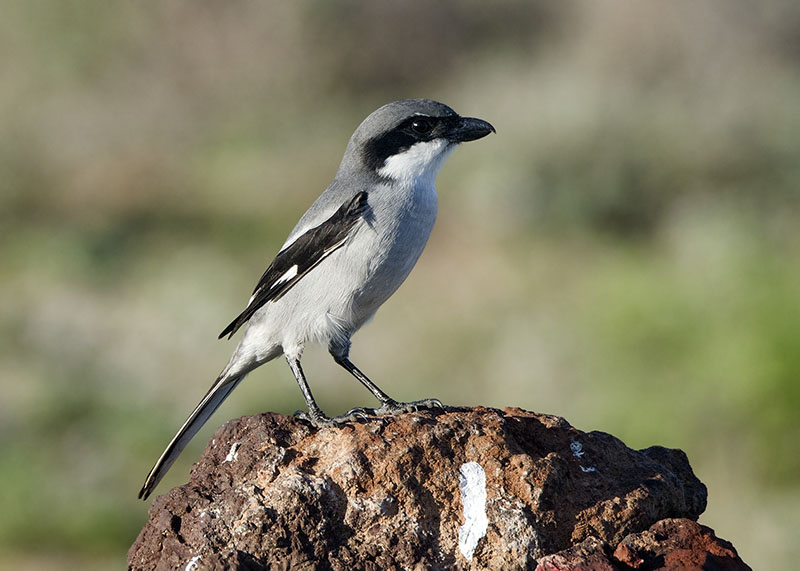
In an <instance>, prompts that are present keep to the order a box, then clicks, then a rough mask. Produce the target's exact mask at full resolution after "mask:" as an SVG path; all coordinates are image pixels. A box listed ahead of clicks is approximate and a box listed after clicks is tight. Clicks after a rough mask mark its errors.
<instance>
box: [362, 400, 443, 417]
mask: <svg viewBox="0 0 800 571" xmlns="http://www.w3.org/2000/svg"><path fill="white" fill-rule="evenodd" d="M432 408H441V409H444V405H443V404H442V401H440V400H439V399H423V400H415V401H411V402H397V401H389V402H385V403H383V405H382V406H381V407H380V408H379V409H376V410H375V412H376V413H377V414H379V415H380V414H390V415H394V414H403V413H404V412H417V411H419V410H421V409H422V410H424V409H432Z"/></svg>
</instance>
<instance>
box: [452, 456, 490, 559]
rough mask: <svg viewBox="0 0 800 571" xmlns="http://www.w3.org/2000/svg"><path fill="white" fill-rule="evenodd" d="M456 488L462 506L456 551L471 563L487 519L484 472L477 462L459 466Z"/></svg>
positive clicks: (487, 524) (487, 523) (485, 527)
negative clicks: (459, 491)
mask: <svg viewBox="0 0 800 571" xmlns="http://www.w3.org/2000/svg"><path fill="white" fill-rule="evenodd" d="M460 472H461V474H460V476H459V478H458V486H459V488H460V489H461V505H463V506H464V525H462V526H461V527H460V528H459V530H458V549H459V550H460V551H461V554H462V555H463V556H464V557H466V558H467V560H468V561H472V555H473V554H474V553H475V548H477V547H478V542H479V541H480V540H481V538H482V537H483V536H484V535H486V529H487V528H488V527H489V519H488V518H487V517H486V472H484V471H483V468H482V467H481V465H480V464H478V463H477V462H467V463H466V464H462V465H461V471H460Z"/></svg>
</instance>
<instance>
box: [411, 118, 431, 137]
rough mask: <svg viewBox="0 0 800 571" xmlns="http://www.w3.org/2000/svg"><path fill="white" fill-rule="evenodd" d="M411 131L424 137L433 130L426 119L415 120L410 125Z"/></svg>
mask: <svg viewBox="0 0 800 571" xmlns="http://www.w3.org/2000/svg"><path fill="white" fill-rule="evenodd" d="M411 130H412V131H414V132H415V133H417V134H419V135H425V134H427V133H430V132H431V130H433V123H432V122H431V121H428V120H427V119H415V120H414V121H413V122H412V123H411Z"/></svg>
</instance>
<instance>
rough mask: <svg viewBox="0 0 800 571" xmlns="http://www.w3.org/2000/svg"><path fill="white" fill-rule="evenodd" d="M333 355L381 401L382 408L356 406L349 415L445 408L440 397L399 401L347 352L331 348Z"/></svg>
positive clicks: (335, 359) (334, 358)
mask: <svg viewBox="0 0 800 571" xmlns="http://www.w3.org/2000/svg"><path fill="white" fill-rule="evenodd" d="M330 353H331V355H332V356H333V360H334V361H336V362H337V363H338V364H339V365H341V366H342V367H344V368H345V369H347V372H349V373H350V374H351V375H353V376H354V377H355V378H356V379H358V380H359V382H360V383H361V384H362V385H364V386H365V387H367V389H369V392H371V393H372V394H373V395H375V398H376V399H378V400H379V401H380V402H381V406H380V408H377V409H363V408H354V409H353V410H351V411H350V412H348V413H347V414H348V415H353V414H384V413H388V414H397V413H401V412H411V411H416V410H419V409H421V408H444V405H443V404H442V403H441V401H440V400H438V399H424V400H419V401H413V402H398V401H396V400H394V399H393V398H392V397H390V396H389V395H387V394H386V393H385V392H383V391H382V390H381V389H380V387H379V386H378V385H376V384H375V383H373V382H372V381H371V380H370V379H369V377H367V376H366V375H365V374H364V373H362V372H361V371H360V370H359V368H358V367H356V366H355V365H354V364H353V362H352V361H350V359H349V358H348V356H347V353H346V352H344V353H342V352H334V351H333V350H331V352H330Z"/></svg>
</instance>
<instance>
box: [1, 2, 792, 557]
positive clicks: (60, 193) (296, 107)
mask: <svg viewBox="0 0 800 571" xmlns="http://www.w3.org/2000/svg"><path fill="white" fill-rule="evenodd" d="M411 96H428V97H432V98H435V99H439V100H442V101H444V102H446V103H448V104H450V105H452V106H453V107H454V108H455V109H456V110H458V111H460V112H462V113H464V114H469V115H475V116H479V117H482V118H485V119H487V120H489V121H491V122H492V123H493V124H494V125H495V126H496V127H497V129H498V134H497V135H496V136H492V137H489V138H487V139H485V140H482V141H479V142H476V143H471V144H469V145H465V146H464V148H463V149H460V150H459V151H458V152H457V153H456V154H455V156H454V157H453V158H452V159H450V161H449V163H448V164H447V165H446V166H445V168H444V170H443V172H442V174H441V176H440V179H439V185H438V186H439V190H440V218H439V222H438V225H437V228H436V230H435V231H434V235H433V237H432V240H431V243H430V244H429V247H428V249H427V251H426V253H425V255H424V256H423V258H422V259H421V261H420V263H419V265H418V267H417V269H416V270H415V272H414V273H413V274H412V276H411V278H410V279H409V281H408V283H407V284H406V285H404V287H403V288H402V289H401V290H400V291H399V292H398V294H397V295H396V296H395V297H394V298H392V300H391V301H390V302H389V303H387V305H386V306H385V308H384V309H382V310H381V311H380V312H379V313H378V317H377V318H376V319H375V321H374V323H372V324H370V325H369V326H368V328H369V333H368V334H360V335H357V336H356V338H355V341H356V343H355V347H354V352H353V356H354V359H355V360H356V362H358V363H359V366H361V367H362V368H363V369H364V370H366V371H367V372H368V373H370V374H371V376H373V377H374V378H375V379H376V381H378V382H379V383H380V384H381V386H383V387H384V388H385V389H386V390H387V392H389V393H390V394H392V395H393V396H396V397H397V398H401V399H415V398H421V397H427V396H437V397H440V398H441V399H442V400H445V401H447V402H451V403H453V404H486V405H492V406H509V405H514V406H522V407H526V408H531V409H535V410H539V411H543V412H550V413H554V414H561V415H564V416H566V417H567V418H568V419H569V420H570V421H572V422H573V423H574V424H575V425H576V426H578V427H580V428H582V429H597V430H603V431H607V432H611V433H614V434H616V435H618V436H620V437H621V438H623V439H624V440H625V441H626V442H627V443H628V444H629V445H631V446H636V447H645V446H650V445H653V444H662V445H666V446H672V447H678V448H682V449H684V450H686V451H687V453H688V454H689V458H690V460H691V462H692V465H693V466H694V467H695V470H696V472H697V473H698V475H699V477H700V478H701V479H702V480H703V481H704V482H705V483H706V484H708V486H709V489H710V498H709V508H708V511H707V513H706V514H705V515H704V516H703V519H702V521H703V522H704V523H707V524H708V525H711V526H712V527H715V528H716V530H717V532H718V534H719V535H720V536H722V537H725V538H727V539H729V540H731V541H733V543H734V544H735V545H736V546H737V547H738V549H739V550H740V552H741V554H742V556H743V558H744V559H745V561H748V562H750V563H751V564H753V565H755V566H758V567H763V568H765V569H766V568H772V569H778V568H789V566H790V565H791V563H790V562H792V563H793V562H795V561H796V560H797V559H798V557H800V552H798V551H797V549H798V547H797V543H796V541H793V539H794V535H795V533H796V532H795V530H796V529H797V528H798V526H800V518H798V515H797V514H798V513H799V512H800V460H798V456H797V454H795V448H796V442H797V441H798V439H800V415H798V411H800V383H798V374H799V373H798V371H800V160H799V159H800V103H798V102H800V8H799V7H798V5H797V4H796V3H794V2H791V1H789V0H785V1H780V0H769V1H767V2H761V3H759V4H758V6H757V7H756V6H751V5H749V4H745V3H743V2H739V1H729V0H719V1H713V2H704V3H692V2H688V1H681V2H677V3H676V2H670V3H641V2H635V1H633V0H625V1H622V0H620V1H615V2H605V3H598V4H593V3H587V2H576V1H569V2H558V3H553V2H525V1H522V0H519V1H511V0H504V1H502V2H494V3H486V2H478V1H469V2H456V1H455V0H449V1H446V2H437V3H430V2H421V1H420V2H403V3H392V2H363V3H362V2H352V1H348V2H345V1H340V2H322V1H316V2H296V3H281V2H247V3H244V2H210V1H202V2H197V1H192V2H189V1H179V2H164V3H157V2H135V3H134V2H128V3H107V2H101V1H99V0H89V1H86V0H84V1H81V2H77V1H50V2H47V1H44V2H26V1H16V2H8V1H7V2H3V17H2V18H0V133H2V134H3V136H2V137H0V295H2V299H3V300H4V302H3V304H0V379H2V383H3V384H2V389H3V398H2V399H0V489H2V490H3V517H2V518H0V567H2V568H9V569H11V568H14V569H17V568H31V569H38V568H44V569H47V568H53V569H56V568H58V569H62V568H65V567H74V568H80V569H87V568H97V569H105V568H108V567H109V566H114V567H119V566H121V564H122V560H123V558H124V553H125V550H126V549H127V547H128V545H129V544H130V543H131V542H132V541H133V539H134V537H135V535H136V533H137V531H138V529H139V528H140V527H141V525H142V523H143V521H144V518H145V515H146V504H143V503H141V502H137V501H136V500H135V494H136V491H137V490H138V487H139V485H140V484H141V480H142V479H143V477H144V476H145V474H146V472H147V469H148V468H149V467H150V465H151V463H152V462H153V461H154V460H155V457H156V456H157V455H158V454H159V453H160V451H161V449H162V447H163V446H164V445H165V444H166V442H167V441H168V440H169V438H170V437H171V436H172V434H173V432H174V430H175V429H176V428H177V427H178V426H179V425H180V423H181V422H182V420H183V418H184V416H185V414H187V413H188V412H189V410H190V409H191V407H192V406H193V405H194V404H195V402H196V401H197V400H198V399H199V398H200V396H201V395H202V394H203V393H204V392H205V390H206V388H207V385H208V384H209V383H210V382H211V381H212V379H213V378H214V376H215V375H216V373H217V372H218V370H219V369H220V368H221V367H222V366H223V365H224V363H225V362H226V360H227V357H228V354H229V352H230V350H231V349H232V344H231V343H223V342H218V341H216V340H215V338H216V334H217V333H218V331H220V330H221V329H222V327H223V326H224V325H225V324H226V323H227V322H228V320H229V318H230V317H232V316H233V315H235V314H236V313H237V312H238V311H239V310H240V309H241V307H242V305H243V303H244V302H245V301H246V299H247V297H248V294H249V291H250V289H251V288H252V286H253V284H254V283H255V281H256V280H257V278H258V276H259V275H260V272H261V271H262V270H263V267H264V265H265V264H266V263H267V262H268V261H269V259H270V258H271V256H272V255H273V254H274V252H275V251H276V250H277V248H278V247H279V245H280V244H281V243H282V241H283V239H284V238H285V236H286V234H287V233H288V231H289V229H290V228H291V226H292V225H293V224H294V221H295V220H296V219H297V217H298V216H299V215H300V214H301V213H302V212H303V211H304V209H305V208H306V207H307V206H308V205H309V204H310V202H311V201H312V200H313V199H314V198H315V197H316V195H317V194H318V193H319V192H320V191H321V190H322V189H323V188H324V187H325V185H326V184H327V182H328V181H329V180H330V178H331V176H332V174H333V172H334V171H335V168H336V166H337V164H338V160H339V158H340V156H341V152H342V150H343V149H344V145H345V142H346V140H347V138H348V137H349V135H350V133H351V132H352V130H353V128H354V127H355V126H356V125H357V124H358V122H359V121H360V120H361V119H362V118H363V117H364V116H366V114H368V113H369V112H370V111H372V110H373V109H374V108H376V107H377V106H379V105H381V104H383V103H385V102H387V101H389V100H392V99H399V98H403V97H411ZM306 362H307V365H306V369H307V372H308V374H309V377H310V380H311V383H312V385H313V386H314V389H315V394H316V395H317V397H318V399H319V400H320V402H321V403H322V404H323V406H324V408H325V410H326V411H327V412H329V413H332V414H336V413H340V412H343V411H344V410H347V409H348V408H351V407H353V406H357V405H368V404H370V400H369V398H368V397H369V395H368V394H366V393H365V391H363V390H362V389H360V388H359V387H358V386H357V383H355V382H354V381H353V380H352V379H351V378H349V377H348V375H347V374H346V373H345V372H343V371H341V370H339V369H338V367H336V366H335V365H334V364H332V363H330V360H329V358H328V357H327V355H326V354H325V351H324V350H321V351H313V350H310V351H308V353H307V359H306ZM301 406H302V399H301V398H300V395H299V392H298V391H297V389H296V386H295V385H294V381H293V380H292V377H291V374H290V373H289V371H288V370H287V368H286V367H285V366H284V364H283V363H282V362H276V363H272V364H269V365H267V366H265V367H263V368H262V369H260V370H259V371H257V372H255V373H254V374H253V375H251V377H250V378H249V379H248V381H247V383H245V384H244V385H243V386H242V387H241V388H240V389H238V390H237V394H234V396H233V397H232V398H231V399H230V401H229V402H228V403H226V404H225V405H224V406H223V407H222V409H221V410H220V411H219V413H218V414H217V415H216V416H215V417H214V418H213V419H212V421H211V422H210V423H209V426H208V427H206V428H205V429H204V430H203V431H202V432H201V433H200V434H199V435H198V437H197V438H196V439H195V441H194V442H193V443H192V445H191V446H190V447H189V448H188V449H187V450H186V452H185V453H184V455H183V457H182V458H181V459H180V460H179V462H178V463H177V464H176V465H175V467H174V468H173V469H172V471H171V473H170V474H169V475H168V477H167V478H166V480H165V482H164V484H162V486H161V488H160V489H159V491H164V490H166V489H168V487H169V486H171V485H176V484H178V483H180V482H182V481H185V479H186V473H187V469H188V467H189V466H190V464H191V462H192V461H193V460H194V459H196V458H197V456H198V454H199V451H200V450H201V449H202V447H203V446H204V445H205V442H206V441H207V439H208V438H209V436H210V434H211V433H212V431H213V430H214V429H215V428H216V427H217V426H219V424H221V423H222V422H224V421H225V420H226V419H228V418H230V417H233V416H239V415H243V414H250V413H255V412H260V411H263V410H275V411H280V412H284V413H290V412H292V411H294V410H296V409H297V408H300V407H301Z"/></svg>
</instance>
